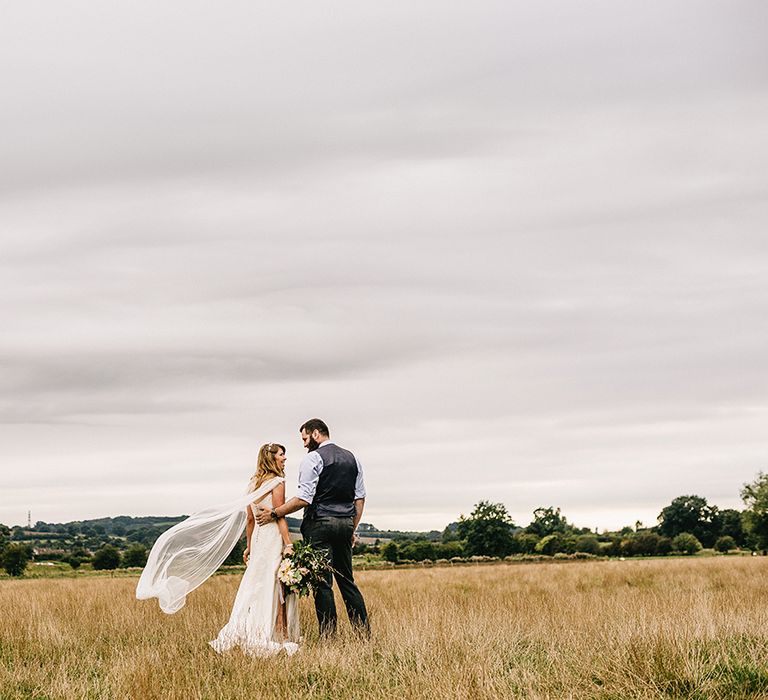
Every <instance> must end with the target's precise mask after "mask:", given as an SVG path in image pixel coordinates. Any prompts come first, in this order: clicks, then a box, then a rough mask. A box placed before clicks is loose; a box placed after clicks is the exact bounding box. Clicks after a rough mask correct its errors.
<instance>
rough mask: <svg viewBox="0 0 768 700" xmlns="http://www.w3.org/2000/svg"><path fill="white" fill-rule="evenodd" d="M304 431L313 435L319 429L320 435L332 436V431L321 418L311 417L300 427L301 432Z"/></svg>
mask: <svg viewBox="0 0 768 700" xmlns="http://www.w3.org/2000/svg"><path fill="white" fill-rule="evenodd" d="M302 430H303V431H304V432H305V433H307V435H311V434H312V433H314V432H315V430H317V432H318V433H320V435H327V436H330V434H331V433H330V431H329V430H328V426H327V425H326V424H325V421H321V420H320V419H319V418H310V419H309V420H308V421H307V422H306V423H304V425H302V426H301V427H300V428H299V432H301V431H302Z"/></svg>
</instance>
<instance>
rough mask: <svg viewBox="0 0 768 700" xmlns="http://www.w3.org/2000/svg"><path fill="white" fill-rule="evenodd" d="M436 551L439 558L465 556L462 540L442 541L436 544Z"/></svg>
mask: <svg viewBox="0 0 768 700" xmlns="http://www.w3.org/2000/svg"><path fill="white" fill-rule="evenodd" d="M435 553H436V554H437V557H438V559H451V558H452V557H463V556H464V545H463V544H462V543H461V541H460V540H455V541H452V542H441V543H440V544H436V545H435Z"/></svg>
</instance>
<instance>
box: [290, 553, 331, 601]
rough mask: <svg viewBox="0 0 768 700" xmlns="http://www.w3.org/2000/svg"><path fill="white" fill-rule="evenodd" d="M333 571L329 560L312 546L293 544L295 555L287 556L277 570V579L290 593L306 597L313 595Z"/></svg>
mask: <svg viewBox="0 0 768 700" xmlns="http://www.w3.org/2000/svg"><path fill="white" fill-rule="evenodd" d="M330 570H331V566H330V564H329V563H328V560H327V559H326V558H325V557H324V556H323V553H322V552H319V551H318V550H316V549H315V548H314V547H312V545H311V544H309V543H307V542H304V541H303V540H300V541H298V542H294V543H293V553H292V554H286V555H285V556H284V557H283V561H281V562H280V566H279V568H278V569H277V578H278V579H279V580H280V582H281V583H282V584H283V585H284V586H285V587H286V589H287V590H288V591H289V592H290V593H295V594H296V595H298V596H305V595H309V594H310V593H312V592H313V591H314V590H315V589H316V588H317V587H318V585H319V584H320V582H321V581H322V580H323V577H324V576H325V575H326V573H327V572H329V571H330Z"/></svg>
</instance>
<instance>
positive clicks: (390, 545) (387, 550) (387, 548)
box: [381, 542, 400, 563]
mask: <svg viewBox="0 0 768 700" xmlns="http://www.w3.org/2000/svg"><path fill="white" fill-rule="evenodd" d="M381 556H382V557H384V561H391V562H393V563H395V562H397V561H398V560H399V559H400V547H398V546H397V542H387V543H386V544H385V545H384V546H383V547H382V548H381Z"/></svg>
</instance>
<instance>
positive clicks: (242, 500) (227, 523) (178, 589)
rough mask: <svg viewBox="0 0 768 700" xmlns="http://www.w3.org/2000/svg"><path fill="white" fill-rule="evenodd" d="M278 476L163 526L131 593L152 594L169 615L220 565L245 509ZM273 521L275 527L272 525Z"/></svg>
mask: <svg viewBox="0 0 768 700" xmlns="http://www.w3.org/2000/svg"><path fill="white" fill-rule="evenodd" d="M283 481H284V479H282V478H279V477H276V478H274V479H270V480H269V481H267V482H265V483H263V484H262V485H261V486H259V488H257V489H256V490H255V491H251V492H249V493H247V494H246V495H244V496H240V497H239V498H237V499H235V500H233V501H230V502H229V503H223V504H220V505H217V506H211V507H210V508H206V509H204V510H201V511H199V512H197V513H194V514H193V515H190V516H189V517H188V518H187V519H186V520H183V521H182V522H180V523H178V524H176V525H174V526H173V527H172V528H170V529H169V530H166V531H165V532H164V533H163V534H162V535H160V537H158V539H157V541H156V542H155V544H154V546H153V547H152V551H150V553H149V557H148V559H147V564H146V566H145V567H144V571H142V573H141V578H140V579H139V583H138V585H137V586H136V597H137V598H138V599H139V600H147V599H149V598H157V599H158V602H159V604H160V609H161V610H162V611H163V612H165V613H168V614H172V613H175V612H177V611H178V610H181V608H183V607H184V603H185V602H186V599H187V595H189V594H190V593H191V592H192V591H193V590H195V588H197V587H198V586H200V585H201V584H202V583H204V582H205V581H206V579H208V578H209V577H210V576H211V575H212V574H213V573H214V572H215V571H216V570H217V569H218V568H219V567H220V566H221V564H222V563H223V562H224V560H225V559H226V558H227V555H228V554H229V553H230V552H231V551H232V549H233V547H234V546H235V544H236V543H237V541H238V540H239V539H240V537H241V536H242V534H243V531H244V529H245V522H246V511H245V509H246V508H248V507H251V505H252V504H255V503H258V502H259V501H261V500H262V499H263V498H264V497H265V496H267V495H268V494H270V492H271V491H272V489H274V488H275V486H277V485H278V484H279V483H281V482H283ZM272 526H273V527H274V529H275V530H277V526H276V525H274V524H272ZM258 529H261V528H258ZM253 536H254V537H255V536H256V531H254V535H253ZM252 549H253V547H252ZM252 558H253V555H252Z"/></svg>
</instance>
